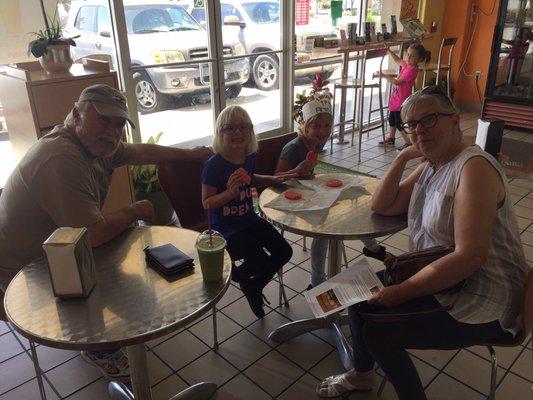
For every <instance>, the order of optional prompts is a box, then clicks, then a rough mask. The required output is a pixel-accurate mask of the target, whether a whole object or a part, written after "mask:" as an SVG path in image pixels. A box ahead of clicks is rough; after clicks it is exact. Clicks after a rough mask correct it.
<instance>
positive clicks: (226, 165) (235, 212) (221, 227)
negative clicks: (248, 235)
mask: <svg viewBox="0 0 533 400" xmlns="http://www.w3.org/2000/svg"><path fill="white" fill-rule="evenodd" d="M255 158H256V156H255V154H251V155H249V156H246V160H245V161H244V164H233V163H231V162H229V161H227V160H225V159H224V158H223V157H222V156H221V155H220V154H215V155H214V156H212V157H211V158H209V159H208V160H207V161H206V162H205V164H204V169H203V171H202V183H203V184H205V185H209V186H212V187H215V188H216V189H217V193H222V192H224V191H225V190H226V184H227V183H228V179H229V177H230V175H231V174H232V173H233V172H234V171H235V170H237V169H239V168H241V167H242V168H244V169H245V170H246V172H248V174H249V175H250V176H253V173H254V167H255ZM210 213H211V223H212V225H213V229H215V230H217V231H219V232H220V233H221V234H222V235H223V236H224V237H225V238H226V239H227V238H228V237H230V236H231V235H233V234H234V233H236V232H239V231H240V230H242V229H245V228H247V227H249V226H250V225H252V224H253V223H254V222H255V221H256V220H257V218H258V216H257V214H256V213H255V212H254V208H253V200H252V187H251V186H250V185H241V186H240V192H239V195H238V196H236V197H235V198H234V199H233V200H231V201H230V202H228V203H226V204H224V205H223V206H221V207H219V208H217V209H215V210H211V211H210Z"/></svg>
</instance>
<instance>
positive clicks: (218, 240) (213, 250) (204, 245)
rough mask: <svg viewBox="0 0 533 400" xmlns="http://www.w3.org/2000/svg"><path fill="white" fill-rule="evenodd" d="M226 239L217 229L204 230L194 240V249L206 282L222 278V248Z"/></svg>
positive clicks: (224, 246) (217, 280)
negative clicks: (196, 251)
mask: <svg viewBox="0 0 533 400" xmlns="http://www.w3.org/2000/svg"><path fill="white" fill-rule="evenodd" d="M225 248H226V240H225V239H224V237H223V236H222V235H221V234H220V233H218V232H217V231H211V235H209V231H204V232H202V233H201V234H200V236H198V239H197V240H196V250H198V256H199V258H200V268H201V269H202V275H203V277H204V281H206V282H219V281H221V280H222V270H223V269H224V249H225Z"/></svg>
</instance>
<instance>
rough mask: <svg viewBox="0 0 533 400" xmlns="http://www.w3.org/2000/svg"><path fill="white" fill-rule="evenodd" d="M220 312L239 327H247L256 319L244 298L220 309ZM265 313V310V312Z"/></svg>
mask: <svg viewBox="0 0 533 400" xmlns="http://www.w3.org/2000/svg"><path fill="white" fill-rule="evenodd" d="M222 312H223V313H224V314H225V315H226V316H227V317H229V318H231V319H232V320H233V321H235V322H236V323H238V324H239V325H241V326H243V327H244V326H248V325H250V324H251V323H252V322H255V321H256V320H257V317H256V316H255V315H254V313H253V312H252V310H251V309H250V305H249V304H248V301H247V300H246V298H244V297H243V298H241V299H239V300H237V301H236V302H234V303H231V304H230V305H229V306H227V307H225V308H223V309H222ZM265 312H266V310H265Z"/></svg>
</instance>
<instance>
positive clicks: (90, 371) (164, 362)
mask: <svg viewBox="0 0 533 400" xmlns="http://www.w3.org/2000/svg"><path fill="white" fill-rule="evenodd" d="M462 117H463V118H462V128H463V130H464V132H465V135H470V136H472V135H475V129H476V118H477V117H476V115H474V114H463V115H462ZM506 135H507V136H509V137H513V138H515V139H519V140H525V141H529V142H531V141H533V135H531V134H528V133H523V132H512V131H509V132H506ZM379 138H380V131H374V132H371V134H370V137H369V138H367V137H366V136H365V137H364V142H363V144H362V147H363V154H362V163H361V164H359V165H358V164H357V156H356V148H355V147H353V148H352V147H350V146H348V145H347V146H342V147H341V146H335V148H334V153H333V155H331V156H330V155H329V152H328V153H326V154H327V155H325V156H323V157H322V159H323V160H324V161H328V162H331V163H334V164H337V165H341V166H344V167H348V168H353V169H357V170H359V171H362V172H367V173H371V174H374V175H377V176H381V175H382V174H383V173H384V172H385V170H386V168H387V166H388V164H389V163H390V162H391V160H392V159H393V158H394V156H395V154H396V152H395V150H388V151H384V150H383V149H382V148H380V147H378V146H377V142H378V140H379ZM413 168H414V162H413V163H410V165H409V170H412V169H413ZM510 185H511V193H512V195H513V202H514V204H515V208H516V213H517V216H518V224H519V226H520V229H521V235H522V238H523V244H524V248H525V249H526V255H527V258H528V260H529V263H530V264H533V208H532V207H533V181H532V180H524V179H514V180H510ZM286 237H287V239H288V240H290V241H291V243H292V246H293V248H294V257H293V259H292V260H291V263H290V264H288V265H287V266H286V268H285V279H284V281H285V284H286V286H287V289H286V290H287V295H288V297H289V298H290V307H288V308H286V307H281V308H280V307H277V285H278V284H277V282H271V283H270V284H269V286H268V287H267V289H266V295H267V297H268V298H269V299H270V300H272V306H271V307H267V315H266V317H265V318H264V319H263V320H262V321H258V320H256V319H255V318H254V317H253V314H252V313H251V311H250V309H249V308H248V305H247V303H246V300H245V299H244V298H243V296H242V293H241V292H240V290H238V289H237V288H236V287H234V286H231V287H230V289H229V290H228V292H227V294H226V295H225V296H224V298H223V299H222V301H221V302H220V303H219V307H220V313H219V317H218V329H219V341H220V348H219V350H218V351H216V352H215V351H213V350H212V349H211V345H212V320H211V318H210V317H209V316H207V317H205V318H203V319H202V320H200V321H196V322H195V323H193V324H192V325H190V326H188V327H187V329H183V330H181V331H179V332H176V333H174V334H172V335H170V336H167V337H164V338H161V339H158V340H155V341H153V342H151V343H148V349H149V351H148V363H149V369H150V376H151V381H152V385H153V393H154V398H155V399H168V398H169V397H170V396H171V395H172V394H174V393H176V392H177V391H179V390H180V389H183V388H185V387H186V386H187V385H190V384H193V383H195V382H198V381H202V380H210V381H213V382H216V383H217V384H218V385H219V390H218V392H217V394H216V396H215V397H214V398H215V399H216V400H222V399H243V400H244V399H257V400H262V399H280V400H281V399H283V400H289V399H314V398H317V397H316V395H315V394H314V388H315V386H316V384H317V383H318V382H319V379H321V378H323V377H325V376H327V375H329V374H332V373H337V372H339V371H340V370H341V365H340V362H339V360H338V357H337V355H336V350H335V349H334V347H333V342H332V338H331V336H330V335H329V334H328V332H325V331H316V332H314V333H312V334H311V333H310V334H306V335H304V336H301V337H299V338H298V339H296V340H292V341H290V342H287V343H273V342H271V341H269V340H268V337H267V336H268V333H269V332H270V331H271V330H272V329H273V328H275V327H277V326H278V325H280V324H282V323H285V322H288V321H290V320H294V319H299V318H305V317H309V316H310V311H309V309H308V308H307V306H306V304H305V301H304V298H303V296H302V291H303V290H304V289H305V287H306V286H307V283H308V280H309V272H308V271H309V252H308V251H307V252H306V251H303V248H302V238H301V237H300V236H296V235H292V234H287V235H286ZM382 242H383V243H385V244H386V246H387V248H388V249H389V250H391V251H392V252H397V253H399V252H402V251H405V250H407V232H405V231H403V232H400V233H397V234H395V235H392V236H389V237H384V238H382ZM346 245H347V246H348V248H347V249H348V257H349V258H350V259H356V258H358V257H361V253H360V251H361V243H360V242H358V241H348V242H346ZM374 265H375V266H376V267H378V265H377V264H376V263H374ZM531 346H532V345H531V339H528V341H527V342H526V343H524V345H523V346H518V347H515V348H500V349H498V350H497V353H498V358H499V364H500V368H499V371H498V392H497V398H498V400H511V399H512V400H526V399H532V398H533V362H532V350H531ZM411 354H412V358H413V360H414V363H415V364H416V367H417V369H418V371H419V373H420V376H421V379H422V381H423V383H424V385H425V386H426V392H427V394H428V397H429V398H430V399H433V400H437V399H438V400H444V399H449V400H458V399H460V400H469V399H484V398H486V396H487V391H488V384H489V371H490V369H489V361H488V359H489V356H488V352H487V350H486V349H485V348H482V347H472V348H468V349H464V350H460V351H412V352H411ZM38 355H39V358H40V362H41V366H42V368H43V370H44V371H45V376H46V383H45V384H46V391H47V396H48V399H69V400H82V399H84V400H95V399H108V395H107V391H106V386H107V380H106V379H105V378H103V377H102V376H101V374H100V372H99V371H98V370H97V369H95V368H93V367H91V366H89V365H87V364H85V363H84V362H83V361H82V360H81V358H80V356H79V353H77V352H73V351H61V350H55V349H52V348H48V347H45V346H38ZM378 373H379V371H378ZM376 386H377V384H376ZM38 398H39V395H38V390H37V384H36V380H35V375H34V370H33V366H32V363H31V359H30V356H29V351H28V343H27V341H26V340H25V339H24V338H22V337H21V336H19V335H18V334H16V333H14V332H13V331H12V330H11V329H10V327H9V326H8V325H6V324H5V323H1V322H0V400H25V399H28V400H30V399H31V400H33V399H38ZM383 398H384V399H395V398H396V396H395V394H394V392H393V390H392V387H391V385H390V384H388V385H387V386H386V389H385V392H384V395H383ZM350 399H357V400H369V399H377V396H376V394H375V391H374V392H371V393H361V394H353V395H352V396H351V397H350Z"/></svg>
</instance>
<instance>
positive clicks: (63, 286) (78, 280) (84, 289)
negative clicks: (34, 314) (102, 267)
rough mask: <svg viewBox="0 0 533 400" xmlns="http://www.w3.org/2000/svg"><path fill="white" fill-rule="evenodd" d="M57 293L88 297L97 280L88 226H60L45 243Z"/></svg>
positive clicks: (60, 295)
mask: <svg viewBox="0 0 533 400" xmlns="http://www.w3.org/2000/svg"><path fill="white" fill-rule="evenodd" d="M43 249H44V251H45V253H46V259H47V260H48V270H49V272H50V280H51V281H52V289H53V290H54V295H55V296H56V297H87V296H88V295H89V294H90V293H91V290H92V289H93V287H94V285H95V284H96V271H95V268H94V258H93V252H92V248H91V244H90V242H89V235H88V233H87V228H64V227H62V228H57V229H56V230H55V231H54V233H52V234H51V235H50V237H49V238H48V239H46V241H45V242H44V243H43Z"/></svg>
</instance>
